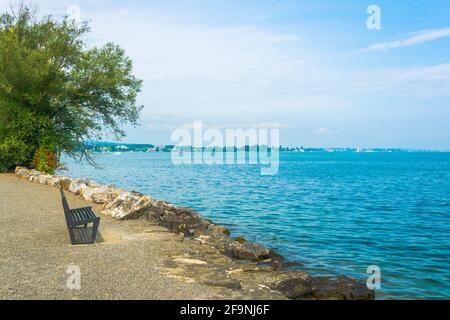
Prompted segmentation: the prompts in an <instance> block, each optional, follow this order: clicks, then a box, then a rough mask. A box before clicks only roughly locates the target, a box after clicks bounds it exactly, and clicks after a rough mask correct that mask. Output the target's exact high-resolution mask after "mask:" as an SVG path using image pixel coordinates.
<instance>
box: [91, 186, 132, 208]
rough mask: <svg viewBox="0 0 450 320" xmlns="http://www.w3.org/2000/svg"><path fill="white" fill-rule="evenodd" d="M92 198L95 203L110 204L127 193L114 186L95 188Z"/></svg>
mask: <svg viewBox="0 0 450 320" xmlns="http://www.w3.org/2000/svg"><path fill="white" fill-rule="evenodd" d="M94 190H96V191H95V192H93V193H92V195H91V198H92V201H93V202H94V203H100V204H108V203H110V202H113V201H114V200H115V199H116V198H117V197H118V196H119V195H121V194H122V193H124V192H126V191H125V190H123V189H117V188H115V187H113V186H106V187H100V188H95V189H94Z"/></svg>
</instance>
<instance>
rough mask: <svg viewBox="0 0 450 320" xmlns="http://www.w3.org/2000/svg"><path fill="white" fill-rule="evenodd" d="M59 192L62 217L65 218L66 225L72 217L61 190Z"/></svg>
mask: <svg viewBox="0 0 450 320" xmlns="http://www.w3.org/2000/svg"><path fill="white" fill-rule="evenodd" d="M59 191H60V192H61V198H62V205H63V209H64V215H65V216H66V221H67V223H71V222H72V216H71V215H70V208H69V204H68V203H67V199H66V196H65V194H64V191H63V189H62V188H61V189H60V190H59Z"/></svg>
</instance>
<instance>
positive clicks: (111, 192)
mask: <svg viewBox="0 0 450 320" xmlns="http://www.w3.org/2000/svg"><path fill="white" fill-rule="evenodd" d="M15 174H16V175H17V176H19V177H21V178H26V179H28V180H29V181H31V182H35V183H39V184H43V185H49V186H54V187H61V188H63V189H64V190H66V191H68V192H71V193H73V194H75V195H77V196H80V197H81V198H83V199H84V200H86V201H89V202H92V203H95V204H99V205H102V207H103V211H102V214H104V215H107V216H110V217H112V218H114V219H116V220H138V219H142V220H147V221H150V222H152V223H155V224H157V225H159V226H162V227H164V228H166V229H168V230H169V231H171V232H173V233H176V234H180V235H181V236H182V241H194V242H196V243H200V244H202V245H205V246H207V247H208V248H213V249H215V250H218V251H219V252H220V253H221V254H222V255H224V256H225V257H229V258H230V259H232V261H233V268H234V269H233V270H230V266H229V265H227V264H226V263H222V262H218V263H216V264H215V268H214V270H213V271H214V274H211V270H203V269H202V268H204V266H203V265H202V263H198V266H197V271H198V272H196V274H195V275H194V277H198V278H202V279H201V281H202V282H203V283H207V284H209V285H212V286H221V287H224V288H228V289H231V290H241V289H242V286H243V285H244V286H247V287H252V285H253V286H255V287H257V286H261V283H264V285H263V286H265V287H267V289H268V290H269V291H273V292H276V293H279V294H281V295H282V296H284V297H286V298H288V299H339V300H354V299H358V300H360V299H374V298H375V292H374V291H373V290H369V289H368V288H367V286H366V284H365V282H364V281H359V280H356V279H353V278H350V277H346V276H338V277H314V276H311V275H310V274H309V273H307V272H304V271H285V267H286V263H285V261H284V259H283V257H282V256H280V255H279V254H277V253H276V252H275V251H273V250H270V249H267V248H265V247H264V246H262V245H260V244H257V243H252V242H249V241H246V240H245V239H244V238H242V237H237V238H233V237H232V236H231V235H230V232H229V230H228V229H227V228H226V227H223V226H220V225H216V224H214V223H213V222H211V221H210V220H207V219H205V218H203V217H202V216H201V215H200V214H198V213H197V212H195V211H193V210H192V209H189V208H183V207H178V206H175V205H173V204H170V203H168V202H166V201H161V200H156V199H153V198H151V197H150V196H148V195H143V194H141V193H139V192H130V191H127V190H124V189H121V188H117V187H115V186H113V185H106V186H105V185H100V184H98V183H96V182H93V181H91V180H89V179H87V178H81V179H74V178H70V177H66V176H52V175H48V174H45V173H42V172H39V171H37V170H34V169H27V168H23V167H17V168H16V170H15ZM216 260H217V259H216ZM219 260H221V261H222V260H223V259H219ZM221 264H222V265H223V266H221ZM236 265H237V267H236ZM219 274H220V275H224V276H222V277H221V278H223V279H220V278H219V277H218V275H219ZM225 275H226V276H225Z"/></svg>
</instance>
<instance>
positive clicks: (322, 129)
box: [316, 128, 333, 135]
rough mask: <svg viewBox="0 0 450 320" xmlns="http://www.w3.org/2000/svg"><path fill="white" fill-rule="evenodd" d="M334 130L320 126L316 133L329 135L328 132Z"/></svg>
mask: <svg viewBox="0 0 450 320" xmlns="http://www.w3.org/2000/svg"><path fill="white" fill-rule="evenodd" d="M332 133H333V132H332V131H330V130H328V129H327V128H318V129H317V130H316V134H318V135H328V134H332Z"/></svg>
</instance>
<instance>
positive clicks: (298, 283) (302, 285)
mask: <svg viewBox="0 0 450 320" xmlns="http://www.w3.org/2000/svg"><path fill="white" fill-rule="evenodd" d="M271 289H272V290H275V291H278V292H280V293H281V294H283V295H284V296H286V297H287V298H289V299H291V300H301V299H306V298H308V297H309V296H311V294H312V293H313V281H312V279H311V277H309V275H306V276H303V277H295V278H289V279H285V280H282V281H278V282H276V283H274V284H272V286H271Z"/></svg>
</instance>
